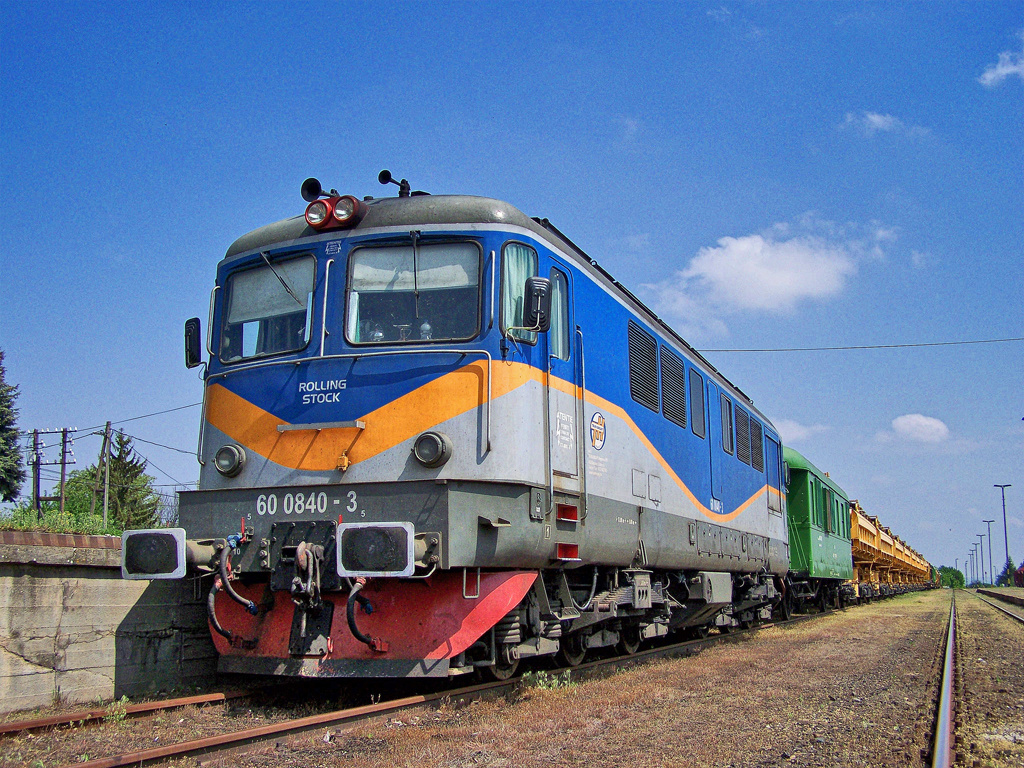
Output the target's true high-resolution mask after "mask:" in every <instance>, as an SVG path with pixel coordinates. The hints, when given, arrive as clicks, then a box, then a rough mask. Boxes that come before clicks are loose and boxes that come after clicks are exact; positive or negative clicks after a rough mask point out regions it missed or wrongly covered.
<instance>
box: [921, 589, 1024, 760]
mask: <svg viewBox="0 0 1024 768" xmlns="http://www.w3.org/2000/svg"><path fill="white" fill-rule="evenodd" d="M974 596H975V597H976V598H977V599H978V600H980V601H981V602H983V603H987V604H988V605H990V606H992V607H993V608H995V609H996V610H997V611H999V612H1000V613H1002V614H1004V615H1006V616H1009V617H1010V618H1011V619H1013V620H1014V621H1016V622H1018V623H1021V624H1024V612H1021V610H1020V609H1017V610H1011V609H1010V608H1007V607H1006V606H1003V605H1000V604H999V603H998V602H994V601H992V600H989V599H988V598H986V597H984V596H982V595H980V594H978V593H974ZM957 667H958V658H957V617H956V592H955V591H954V592H953V598H952V600H951V602H950V608H949V627H948V629H947V630H946V651H945V656H944V658H943V665H942V681H941V683H940V686H939V706H938V714H937V717H936V725H935V734H934V738H933V741H932V750H931V754H932V761H931V764H930V765H931V766H932V768H949V767H950V766H952V765H953V764H954V762H955V761H956V737H955V730H956V709H957V701H956V688H957V686H956V682H957V674H958V673H957Z"/></svg>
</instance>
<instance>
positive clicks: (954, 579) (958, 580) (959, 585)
mask: <svg viewBox="0 0 1024 768" xmlns="http://www.w3.org/2000/svg"><path fill="white" fill-rule="evenodd" d="M939 583H940V584H941V585H942V586H944V587H952V588H953V589H963V588H964V585H965V584H966V583H967V580H966V579H965V578H964V575H963V573H962V572H961V571H960V570H958V569H956V568H950V567H949V566H948V565H940V566H939Z"/></svg>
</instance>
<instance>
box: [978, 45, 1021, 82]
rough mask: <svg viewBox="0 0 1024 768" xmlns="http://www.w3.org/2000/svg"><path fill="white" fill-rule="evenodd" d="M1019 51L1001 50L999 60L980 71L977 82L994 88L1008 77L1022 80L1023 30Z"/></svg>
mask: <svg viewBox="0 0 1024 768" xmlns="http://www.w3.org/2000/svg"><path fill="white" fill-rule="evenodd" d="M1020 39H1021V51H1020V53H1018V52H1016V51H1003V52H1002V53H1000V54H999V60H998V61H997V62H996V63H995V64H990V65H989V66H987V67H986V68H985V71H984V72H982V74H981V77H979V78H978V82H979V83H981V84H982V85H984V86H985V87H986V88H994V87H995V86H997V85H999V84H1000V83H1001V82H1003V80H1005V79H1006V78H1008V77H1014V76H1016V77H1019V78H1020V79H1021V80H1024V32H1021V33H1020Z"/></svg>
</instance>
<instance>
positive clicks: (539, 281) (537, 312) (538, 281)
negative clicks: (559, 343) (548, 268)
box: [523, 277, 551, 333]
mask: <svg viewBox="0 0 1024 768" xmlns="http://www.w3.org/2000/svg"><path fill="white" fill-rule="evenodd" d="M524 315H525V316H524V317H523V325H525V326H526V327H527V328H528V329H530V330H531V331H538V332H539V333H544V332H545V331H546V330H547V329H548V328H550V327H551V281H550V280H548V279H547V278H546V277H528V278H526V312H525V313H524Z"/></svg>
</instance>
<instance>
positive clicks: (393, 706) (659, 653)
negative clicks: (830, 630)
mask: <svg viewBox="0 0 1024 768" xmlns="http://www.w3.org/2000/svg"><path fill="white" fill-rule="evenodd" d="M830 613H833V611H826V612H825V613H824V614H822V613H814V614H807V615H800V616H796V617H794V618H792V619H790V620H788V621H780V622H770V623H766V624H761V625H758V626H756V627H752V628H750V629H745V630H737V631H733V632H730V633H728V634H719V635H712V636H710V637H706V638H699V639H695V640H686V641H684V642H680V643H673V644H671V645H664V646H660V647H655V648H650V649H646V650H643V651H639V652H637V653H634V654H631V655H625V656H616V657H611V658H605V659H596V660H594V661H589V662H586V663H583V664H580V665H579V666H577V667H572V668H570V669H571V672H572V673H573V675H576V676H582V677H586V676H588V675H592V674H602V673H606V672H607V671H609V670H613V669H616V668H618V667H621V666H626V665H633V664H636V663H637V662H642V661H647V660H651V659H656V658H662V657H668V656H679V655H686V654H690V653H694V652H696V651H698V650H701V649H703V648H707V647H711V646H713V645H716V644H719V643H732V642H739V641H742V640H745V639H747V638H749V637H750V636H751V635H752V634H756V633H757V632H759V631H762V630H765V629H769V628H771V627H775V626H790V625H795V624H798V623H801V622H804V621H809V620H811V619H814V618H816V617H818V616H823V615H828V614H830ZM558 671H559V672H561V671H564V670H558ZM519 684H520V677H519V676H517V677H514V678H511V679H509V680H503V681H497V682H492V683H481V684H477V685H470V686H465V687H462V688H456V689H447V690H444V691H439V692H436V693H430V694H421V695H415V696H406V697H402V698H397V699H393V700H390V701H383V702H379V703H375V704H369V705H364V706H359V707H351V708H347V709H340V710H337V711H334V712H326V713H322V714H317V715H311V716H308V717H302V718H297V719H294V720H287V721H283V722H280V723H273V724H269V725H264V726H259V727H255V728H248V729H243V730H239V731H233V732H229V733H222V734H217V735H214V736H207V737H204V738H199V739H195V740H192V741H184V742H179V743H176V744H166V745H161V746H158V747H153V748H150V749H145V750H136V751H132V752H125V753H123V754H119V755H111V756H108V757H102V758H97V759H94V760H89V761H85V762H76V763H73V764H69V765H68V766H67V767H66V768H72V766H74V768H117V767H118V766H143V765H152V764H155V763H159V762H163V761H166V760H172V759H180V758H184V757H198V756H203V755H205V756H210V755H214V754H230V753H232V752H234V753H237V752H239V751H241V750H244V749H245V748H246V747H249V746H252V745H256V744H260V743H263V742H266V741H269V740H272V739H279V738H282V737H290V736H295V735H297V734H300V733H303V732H306V731H310V730H314V729H318V728H329V727H331V726H337V725H342V724H347V723H353V722H357V721H360V720H367V719H371V718H379V717H385V716H388V715H390V714H393V713H395V712H398V711H401V710H404V709H408V708H410V707H415V706H420V705H424V704H430V703H431V702H435V701H440V700H442V699H449V700H452V701H459V700H462V701H468V700H472V699H475V698H480V697H484V696H488V695H494V694H500V693H502V692H507V691H510V690H513V689H514V688H515V687H516V686H517V685H519Z"/></svg>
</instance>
